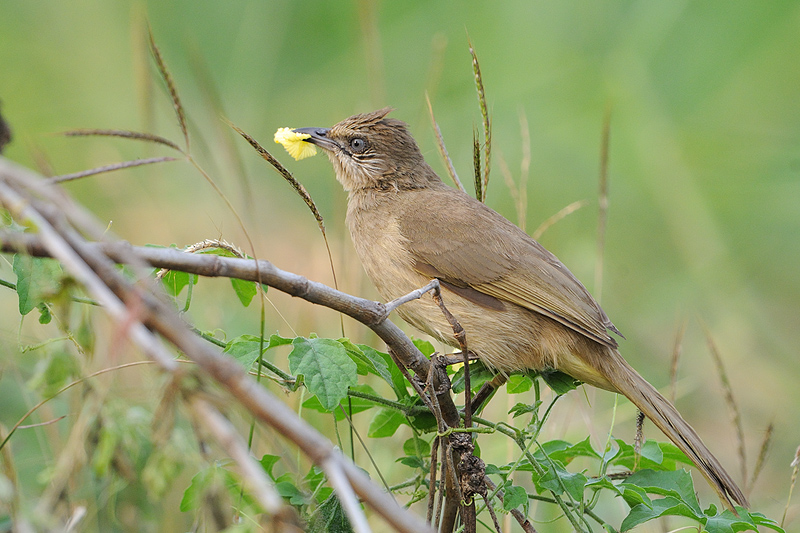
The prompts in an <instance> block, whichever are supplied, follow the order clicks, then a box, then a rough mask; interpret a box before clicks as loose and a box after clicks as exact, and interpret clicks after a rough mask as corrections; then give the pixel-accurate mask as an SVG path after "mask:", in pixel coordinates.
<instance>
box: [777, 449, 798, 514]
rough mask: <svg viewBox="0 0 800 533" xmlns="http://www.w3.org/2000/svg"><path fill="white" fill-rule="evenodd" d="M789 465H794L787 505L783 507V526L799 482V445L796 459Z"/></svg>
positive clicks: (795, 454)
mask: <svg viewBox="0 0 800 533" xmlns="http://www.w3.org/2000/svg"><path fill="white" fill-rule="evenodd" d="M789 466H791V467H792V482H791V483H790V484H789V496H787V497H786V507H784V508H783V516H782V517H781V527H783V524H784V523H786V513H788V512H789V505H790V504H791V503H792V492H794V486H795V484H796V483H797V473H798V471H799V470H800V446H798V447H797V451H796V452H795V453H794V460H793V461H792V463H791V464H790V465H789Z"/></svg>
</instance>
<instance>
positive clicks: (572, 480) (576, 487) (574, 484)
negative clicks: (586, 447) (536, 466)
mask: <svg viewBox="0 0 800 533" xmlns="http://www.w3.org/2000/svg"><path fill="white" fill-rule="evenodd" d="M544 467H545V475H543V476H542V477H541V478H539V479H538V480H536V479H534V483H535V484H536V486H537V487H542V488H545V489H548V490H551V491H553V492H554V493H555V494H561V493H563V492H564V491H565V490H566V492H567V493H568V494H569V495H570V496H571V497H572V500H573V501H575V502H580V501H581V500H582V499H583V488H584V487H585V486H586V481H587V478H586V476H584V475H583V474H581V473H580V472H576V473H572V472H568V471H567V470H566V469H565V468H564V467H563V466H562V465H561V463H559V462H556V461H553V462H551V463H550V464H548V465H544ZM534 477H535V476H534Z"/></svg>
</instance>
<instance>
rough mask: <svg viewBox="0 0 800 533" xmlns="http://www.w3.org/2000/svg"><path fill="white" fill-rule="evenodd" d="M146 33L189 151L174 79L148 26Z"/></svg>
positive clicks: (184, 123) (187, 132) (184, 114)
mask: <svg viewBox="0 0 800 533" xmlns="http://www.w3.org/2000/svg"><path fill="white" fill-rule="evenodd" d="M147 35H148V38H149V41H150V51H151V52H152V54H153V59H155V62H156V66H157V67H158V72H159V74H161V79H163V80H164V83H166V84H167V90H168V91H169V97H170V99H171V100H172V107H173V108H174V109H175V116H176V117H177V118H178V125H179V126H180V128H181V133H183V140H184V142H185V143H186V152H187V153H188V152H189V151H190V150H189V146H190V145H189V128H188V127H187V126H186V113H185V112H184V110H183V105H181V99H180V97H179V96H178V90H177V88H176V87H175V81H174V80H173V79H172V76H171V75H170V73H169V70H167V65H166V63H164V58H163V57H161V51H160V50H159V49H158V46H156V41H155V39H154V38H153V30H152V29H150V28H149V27H148V28H147Z"/></svg>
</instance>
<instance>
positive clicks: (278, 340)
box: [266, 334, 294, 350]
mask: <svg viewBox="0 0 800 533" xmlns="http://www.w3.org/2000/svg"><path fill="white" fill-rule="evenodd" d="M293 340H294V339H292V338H288V337H281V336H280V335H275V334H273V335H271V336H270V337H269V346H267V348H266V349H267V350H269V349H270V348H277V347H278V346H286V345H289V344H292V341H293Z"/></svg>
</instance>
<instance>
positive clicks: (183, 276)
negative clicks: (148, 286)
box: [161, 270, 199, 298]
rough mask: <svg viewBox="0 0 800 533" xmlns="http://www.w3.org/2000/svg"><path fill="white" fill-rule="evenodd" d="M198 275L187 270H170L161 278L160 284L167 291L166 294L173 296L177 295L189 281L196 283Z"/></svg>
mask: <svg viewBox="0 0 800 533" xmlns="http://www.w3.org/2000/svg"><path fill="white" fill-rule="evenodd" d="M198 279H199V278H198V277H197V276H196V275H194V274H189V273H188V272H181V271H179V270H170V271H169V272H167V273H166V275H164V277H162V278H161V284H162V285H164V288H165V289H166V291H167V294H169V295H170V296H172V297H173V298H175V297H177V296H178V295H179V294H180V293H181V291H182V290H183V288H184V287H186V286H187V285H189V283H191V284H192V285H197V281H198Z"/></svg>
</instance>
